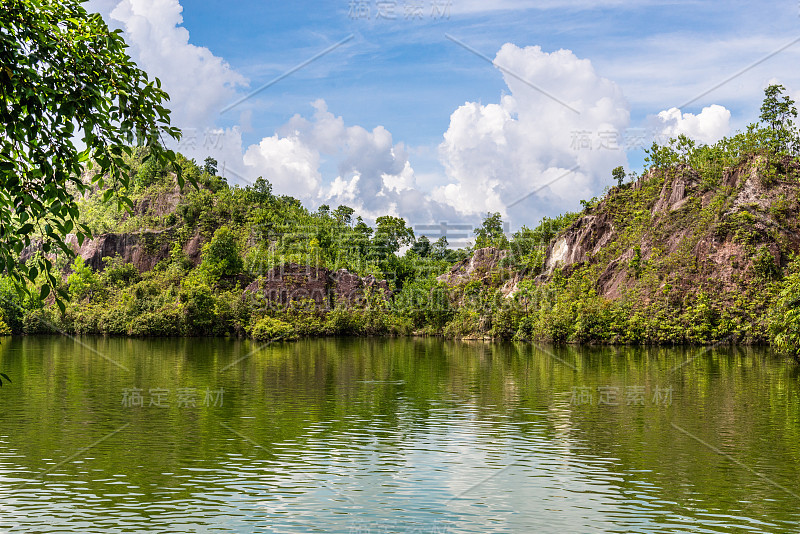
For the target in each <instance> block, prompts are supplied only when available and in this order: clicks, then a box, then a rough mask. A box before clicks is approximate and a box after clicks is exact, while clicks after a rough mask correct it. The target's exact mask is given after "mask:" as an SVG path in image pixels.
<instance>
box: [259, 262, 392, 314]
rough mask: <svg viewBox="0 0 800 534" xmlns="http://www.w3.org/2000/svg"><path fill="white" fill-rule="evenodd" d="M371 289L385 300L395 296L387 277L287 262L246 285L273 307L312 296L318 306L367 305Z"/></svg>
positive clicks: (328, 307)
mask: <svg viewBox="0 0 800 534" xmlns="http://www.w3.org/2000/svg"><path fill="white" fill-rule="evenodd" d="M368 291H371V292H373V293H375V294H378V295H380V296H382V297H383V298H385V299H389V298H391V295H392V293H391V291H390V289H389V284H388V283H387V282H386V280H378V279H376V278H375V277H373V276H367V277H364V278H362V277H360V276H358V275H357V274H354V273H351V272H349V271H347V270H346V269H340V270H338V271H330V270H328V269H323V268H320V267H312V266H309V265H299V264H297V263H286V264H283V265H280V266H277V267H273V268H272V269H270V270H269V271H267V272H266V274H265V275H264V276H262V277H260V278H259V279H258V280H255V281H254V282H253V283H251V284H250V285H249V286H247V288H246V289H245V294H251V295H254V296H255V295H257V296H260V297H262V298H264V299H265V300H266V301H267V302H268V303H269V304H270V305H273V306H286V305H287V304H289V303H290V302H292V301H301V300H305V299H310V300H313V301H314V302H315V304H316V305H317V307H319V308H323V309H330V308H332V307H334V306H336V305H337V304H340V305H345V306H354V305H355V306H357V305H361V304H364V302H365V297H366V293H367V292H368Z"/></svg>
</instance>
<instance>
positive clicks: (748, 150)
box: [0, 126, 800, 353]
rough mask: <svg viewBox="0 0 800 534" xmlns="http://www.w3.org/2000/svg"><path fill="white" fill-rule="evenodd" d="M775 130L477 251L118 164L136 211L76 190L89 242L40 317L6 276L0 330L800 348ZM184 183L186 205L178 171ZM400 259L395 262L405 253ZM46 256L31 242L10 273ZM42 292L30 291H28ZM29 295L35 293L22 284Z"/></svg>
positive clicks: (658, 158)
mask: <svg viewBox="0 0 800 534" xmlns="http://www.w3.org/2000/svg"><path fill="white" fill-rule="evenodd" d="M787 139H794V137H787V135H786V133H785V132H782V131H777V133H776V130H773V129H770V128H757V127H755V126H751V127H750V128H748V130H747V132H744V133H739V134H737V135H735V136H733V137H731V138H725V139H723V140H721V141H720V142H718V143H717V144H715V145H711V146H707V145H700V146H695V145H694V143H692V142H691V141H690V140H688V139H687V138H685V137H682V136H681V137H679V138H678V139H674V140H672V141H671V142H670V143H669V144H668V145H666V146H658V145H653V147H652V148H651V149H649V150H648V160H647V161H648V164H649V169H648V170H647V172H645V173H644V174H643V175H641V176H632V178H633V179H632V180H631V181H629V182H628V183H623V180H622V178H624V172H622V171H621V169H619V171H620V172H617V170H615V176H616V177H617V179H618V180H619V184H618V185H617V186H614V187H611V188H609V189H608V191H607V192H606V194H605V195H604V196H603V198H601V199H596V198H595V199H592V200H589V201H584V202H582V204H583V206H584V209H583V210H582V212H580V213H568V214H564V215H562V216H560V217H557V218H554V219H548V218H545V219H544V220H543V221H542V222H541V223H540V224H539V225H538V226H537V227H536V228H527V227H523V228H521V229H520V230H519V231H518V232H516V233H514V234H513V235H510V236H509V235H505V234H504V233H503V223H502V220H501V217H500V214H488V215H487V217H486V219H485V220H484V222H483V224H482V226H481V227H480V228H478V229H476V231H475V243H474V246H473V247H471V248H468V249H460V250H453V249H451V248H449V247H448V244H447V242H446V240H445V239H440V240H438V241H436V242H431V241H429V240H428V239H427V238H426V237H424V236H415V235H414V232H413V230H412V229H411V228H410V227H409V226H408V225H407V222H406V221H404V220H403V219H400V218H397V217H393V216H388V215H387V216H384V217H379V218H378V219H377V220H376V223H375V225H374V227H372V226H369V225H368V224H366V223H365V222H364V221H363V220H362V219H361V218H360V217H356V218H355V219H354V214H355V210H353V209H352V208H350V207H348V206H339V207H337V208H335V209H332V208H331V207H330V206H325V205H323V206H320V207H319V208H318V209H317V210H316V211H310V210H308V209H307V208H305V207H304V206H302V204H301V203H300V202H299V201H298V200H297V199H294V198H292V197H288V196H282V195H276V194H274V193H273V191H272V187H271V185H270V183H269V181H267V180H264V179H262V178H259V179H258V180H257V181H256V183H255V184H253V185H251V186H248V187H244V188H242V187H238V186H229V185H228V184H227V183H226V182H225V180H224V179H223V178H220V177H219V176H217V175H216V168H215V162H214V161H213V160H210V159H209V160H207V161H206V162H205V164H204V165H203V166H202V167H201V166H199V165H197V164H196V163H195V162H194V161H190V160H187V159H186V158H183V157H182V156H179V157H178V159H177V162H176V163H174V164H172V165H173V166H171V167H170V166H167V165H166V164H163V163H162V164H158V163H155V160H154V159H149V158H146V156H147V153H146V151H142V150H139V151H135V152H134V154H133V155H132V156H131V158H132V159H131V161H130V164H131V168H132V169H133V173H132V175H131V186H130V187H131V190H130V191H128V192H127V195H128V197H129V198H130V200H131V207H130V209H127V210H126V209H120V208H118V207H116V206H115V205H113V204H109V203H107V202H105V201H104V199H103V198H102V196H101V195H100V194H99V193H98V192H91V191H90V192H88V193H87V194H85V195H84V196H82V197H81V199H80V202H79V205H80V212H81V219H82V221H83V222H84V223H85V224H86V225H88V226H89V227H90V228H91V229H92V232H93V235H94V237H93V238H92V239H88V240H85V241H82V242H80V243H79V242H78V240H77V239H76V238H75V237H74V236H68V238H67V244H68V245H69V246H70V247H71V248H72V249H73V251H74V252H75V254H76V259H75V260H74V261H73V260H71V259H69V258H67V257H66V256H65V255H64V254H63V253H60V252H54V251H52V250H50V251H48V252H47V253H46V255H47V256H48V257H49V258H50V259H52V260H53V261H54V262H55V264H56V265H57V266H58V267H59V268H60V269H61V271H62V273H63V276H62V278H61V279H60V280H58V281H57V282H58V287H57V288H56V289H57V290H58V291H59V292H60V294H62V295H64V296H65V297H67V298H66V306H65V309H64V310H63V312H62V311H61V310H60V309H59V307H58V306H57V305H56V304H57V303H56V302H55V300H54V296H53V295H52V294H51V295H50V296H49V297H47V298H46V299H45V300H42V299H41V298H38V297H36V296H35V293H31V294H29V295H27V296H20V294H19V293H18V292H16V291H15V290H14V287H13V283H12V281H11V280H10V279H8V278H5V277H2V278H0V309H1V310H2V318H1V320H0V332H6V333H10V332H14V333H27V334H35V333H50V332H70V333H97V334H110V335H131V336H162V335H185V336H198V335H202V336H206V335H215V336H252V337H255V338H257V339H263V340H270V339H289V338H295V337H298V336H319V335H411V334H414V335H442V336H446V337H453V338H494V339H514V340H532V341H545V342H555V343H560V342H571V343H646V344H663V343H699V344H708V343H716V342H721V341H730V342H740V343H776V344H777V345H778V346H780V347H781V348H782V349H783V350H787V352H795V353H796V352H797V351H796V349H795V348H794V347H798V346H800V309H798V302H800V269H798V267H799V266H800V264H799V263H798V262H796V261H795V259H794V258H795V254H796V253H797V252H798V251H799V250H800V222H799V221H800V219H799V218H798V215H800V163H799V162H798V158H797V156H796V152H797V149H796V148H793V146H791V145H787V144H786V143H787V141H786V140H787ZM177 172H180V173H181V174H182V175H183V176H184V177H188V178H189V179H190V181H193V182H195V183H196V184H197V186H196V187H192V186H187V187H185V188H184V189H181V188H179V187H178V186H177V180H176V173H177ZM404 247H406V252H405V253H403V254H400V253H399V252H400V250H402V249H403V248H404ZM41 254H45V252H44V251H43V250H40V246H39V245H37V244H36V243H35V242H34V243H33V244H32V245H31V246H30V247H27V248H25V249H24V250H22V252H21V254H20V256H19V261H24V262H28V263H30V264H31V265H33V264H34V263H33V262H35V260H36V258H37V257H39V255H41ZM42 276H43V275H42V274H40V278H41V277H42ZM32 287H38V284H32Z"/></svg>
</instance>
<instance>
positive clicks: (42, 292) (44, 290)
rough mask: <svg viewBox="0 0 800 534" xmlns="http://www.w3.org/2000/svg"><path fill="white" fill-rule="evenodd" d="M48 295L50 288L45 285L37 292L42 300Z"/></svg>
mask: <svg viewBox="0 0 800 534" xmlns="http://www.w3.org/2000/svg"><path fill="white" fill-rule="evenodd" d="M49 294H50V286H49V285H47V284H45V285H43V286H42V289H41V290H40V291H39V298H40V299H42V300H44V299H46V298H47V296H48V295H49Z"/></svg>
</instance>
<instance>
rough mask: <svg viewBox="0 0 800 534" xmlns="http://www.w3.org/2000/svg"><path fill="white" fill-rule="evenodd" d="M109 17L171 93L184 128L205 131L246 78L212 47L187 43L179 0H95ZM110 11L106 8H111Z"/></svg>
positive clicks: (172, 104) (135, 56)
mask: <svg viewBox="0 0 800 534" xmlns="http://www.w3.org/2000/svg"><path fill="white" fill-rule="evenodd" d="M93 7H95V8H98V9H100V10H101V11H103V10H106V12H105V13H104V15H106V18H107V20H109V21H110V22H111V23H116V24H119V25H120V26H121V28H122V29H123V31H124V34H125V41H126V42H127V43H128V44H129V45H130V49H129V54H130V55H131V57H132V58H133V59H134V60H135V61H136V63H137V64H138V65H139V66H140V67H141V68H143V69H144V70H146V71H147V73H148V74H149V75H150V76H153V77H158V78H159V79H160V80H161V82H162V87H163V88H164V89H165V90H166V91H167V93H169V95H170V97H171V100H170V104H169V107H170V108H171V109H172V122H173V124H174V125H176V126H178V127H180V128H198V129H204V128H206V127H208V126H209V125H213V124H214V123H215V119H216V116H217V114H218V113H219V110H220V109H221V108H222V107H223V106H224V105H225V104H227V103H229V102H230V100H231V99H232V98H233V97H234V95H235V94H236V88H237V87H239V86H244V85H246V83H247V80H246V79H245V78H244V77H243V76H242V75H241V74H239V73H238V72H236V71H235V70H233V69H232V68H231V67H230V65H228V64H227V63H226V62H225V61H224V60H223V59H222V58H220V57H217V56H215V55H214V54H212V53H211V51H210V50H209V49H208V48H205V47H201V46H195V45H193V44H191V43H189V32H188V31H187V30H186V29H185V28H183V27H182V26H181V24H182V23H183V17H182V16H181V12H182V11H183V8H182V7H181V5H180V3H179V2H178V0H122V1H120V2H118V3H116V5H115V6H113V8H112V4H111V3H110V2H108V1H102V2H96V3H95V4H94V6H93ZM109 9H110V11H107V10H109Z"/></svg>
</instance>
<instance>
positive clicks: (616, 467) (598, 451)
mask: <svg viewBox="0 0 800 534" xmlns="http://www.w3.org/2000/svg"><path fill="white" fill-rule="evenodd" d="M0 370H2V371H3V372H6V373H7V374H9V375H10V376H11V378H12V380H13V381H14V382H13V383H12V384H8V385H7V386H8V387H6V386H4V387H3V388H2V390H0V413H1V414H2V420H0V530H3V531H12V532H15V531H19V532H23V531H25V532H27V531H39V532H90V531H93V532H166V531H169V532H253V531H274V532H313V531H319V532H353V533H355V532H359V533H371V532H381V533H384V532H420V533H421V532H440V533H441V532H482V533H484V532H532V531H543V532H544V531H546V532H557V531H559V530H561V531H563V532H631V531H633V532H675V531H685V532H797V530H798V525H799V524H800V508H798V500H800V497H798V495H799V494H800V379H799V377H798V369H797V367H796V366H792V365H790V364H789V363H787V362H786V361H784V360H780V359H777V358H775V357H774V356H772V355H770V354H769V353H768V352H767V351H763V350H753V349H740V348H730V347H721V348H717V349H714V350H710V351H709V350H703V349H639V348H581V349H577V348H545V347H542V348H536V347H531V346H530V345H526V344H519V345H515V344H483V343H457V342H442V341H440V340H431V339H426V340H409V339H398V340H365V339H331V340H308V341H301V342H298V343H294V344H280V345H271V346H267V347H262V348H260V349H259V346H258V345H256V344H251V343H250V342H248V341H233V340H209V339H176V340H129V339H107V338H93V337H92V338H82V339H81V340H80V341H79V342H76V341H73V340H70V339H67V338H59V337H55V338H14V339H8V338H6V340H4V341H3V343H2V344H0Z"/></svg>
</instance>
